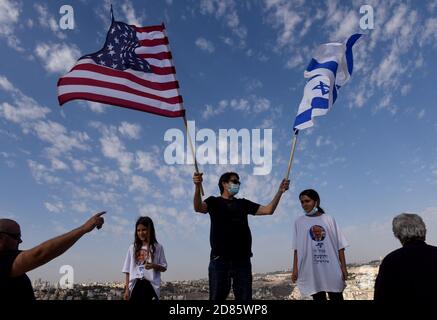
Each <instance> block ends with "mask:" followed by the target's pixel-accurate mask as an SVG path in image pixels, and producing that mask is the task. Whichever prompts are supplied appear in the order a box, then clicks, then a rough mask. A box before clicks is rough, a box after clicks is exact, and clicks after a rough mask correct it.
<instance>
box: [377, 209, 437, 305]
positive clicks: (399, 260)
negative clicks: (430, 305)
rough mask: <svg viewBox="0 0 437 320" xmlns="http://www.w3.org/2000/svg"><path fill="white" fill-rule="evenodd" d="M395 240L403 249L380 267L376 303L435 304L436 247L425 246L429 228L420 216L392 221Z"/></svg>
mask: <svg viewBox="0 0 437 320" xmlns="http://www.w3.org/2000/svg"><path fill="white" fill-rule="evenodd" d="M393 233H394V236H395V237H396V238H397V239H398V240H399V241H400V242H401V244H402V248H399V249H397V250H395V251H393V252H391V253H389V254H388V255H387V256H386V257H385V258H384V260H383V261H382V263H381V265H380V267H379V273H378V276H377V277H376V282H375V295H374V299H375V300H377V301H392V302H394V301H427V300H428V301H430V300H433V301H435V300H436V298H437V247H434V246H430V245H428V244H426V243H425V238H426V227H425V223H424V222H423V220H422V218H421V217H420V216H418V215H417V214H408V213H402V214H400V215H398V216H396V217H395V218H394V219H393Z"/></svg>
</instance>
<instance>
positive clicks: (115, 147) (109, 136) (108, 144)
mask: <svg viewBox="0 0 437 320" xmlns="http://www.w3.org/2000/svg"><path fill="white" fill-rule="evenodd" d="M100 143H101V146H102V153H103V155H104V156H105V157H107V158H110V159H115V160H117V162H118V164H119V166H120V171H121V172H123V173H125V174H129V173H130V171H131V169H130V165H131V163H132V161H133V154H132V153H130V152H126V148H125V146H124V144H123V143H122V142H121V140H120V139H119V138H118V137H117V136H116V135H115V134H114V133H111V132H106V133H105V134H104V135H103V137H102V138H100Z"/></svg>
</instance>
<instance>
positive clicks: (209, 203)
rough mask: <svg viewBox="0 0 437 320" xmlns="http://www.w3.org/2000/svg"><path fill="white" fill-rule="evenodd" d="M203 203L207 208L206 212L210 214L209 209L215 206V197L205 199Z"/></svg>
mask: <svg viewBox="0 0 437 320" xmlns="http://www.w3.org/2000/svg"><path fill="white" fill-rule="evenodd" d="M205 203H206V205H207V206H208V212H211V209H212V208H214V206H215V197H213V196H209V197H208V198H206V199H205Z"/></svg>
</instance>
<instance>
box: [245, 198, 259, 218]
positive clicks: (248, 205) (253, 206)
mask: <svg viewBox="0 0 437 320" xmlns="http://www.w3.org/2000/svg"><path fill="white" fill-rule="evenodd" d="M243 200H244V211H245V212H246V213H247V214H251V215H255V214H256V212H257V211H258V209H259V207H260V204H259V203H255V202H252V201H250V200H247V199H243Z"/></svg>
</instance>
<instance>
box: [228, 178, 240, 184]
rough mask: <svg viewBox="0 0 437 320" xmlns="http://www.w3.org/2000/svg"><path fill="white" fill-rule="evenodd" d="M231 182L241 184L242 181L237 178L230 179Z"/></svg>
mask: <svg viewBox="0 0 437 320" xmlns="http://www.w3.org/2000/svg"><path fill="white" fill-rule="evenodd" d="M229 182H232V183H235V184H241V182H240V181H238V180H235V179H232V180H229Z"/></svg>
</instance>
